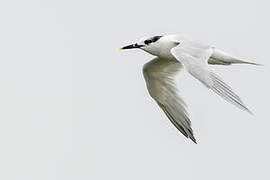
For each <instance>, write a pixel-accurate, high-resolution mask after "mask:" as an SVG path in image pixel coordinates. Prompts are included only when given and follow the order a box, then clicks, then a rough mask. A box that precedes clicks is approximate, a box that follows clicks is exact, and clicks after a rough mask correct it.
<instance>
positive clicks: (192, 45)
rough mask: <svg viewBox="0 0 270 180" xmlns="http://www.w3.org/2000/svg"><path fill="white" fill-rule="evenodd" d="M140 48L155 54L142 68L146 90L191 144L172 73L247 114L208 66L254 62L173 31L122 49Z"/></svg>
mask: <svg viewBox="0 0 270 180" xmlns="http://www.w3.org/2000/svg"><path fill="white" fill-rule="evenodd" d="M133 48H139V49H142V50H144V51H146V52H148V53H150V54H152V55H154V56H156V58H154V59H153V60H151V61H150V62H148V63H146V64H145V65H144V67H143V75H144V78H145V81H146V85H147V89H148V91H149V94H150V95H151V97H152V98H154V100H155V101H156V102H157V104H158V105H159V107H160V108H161V109H162V110H163V111H164V113H165V114H166V116H167V117H168V118H169V120H170V121H171V122H172V123H173V125H174V126H175V127H176V128H177V129H178V130H179V131H180V132H181V133H182V134H183V135H184V136H186V137H187V138H190V139H191V140H192V141H193V142H194V143H196V139H195V137H194V135H193V130H192V128H191V122H190V119H189V115H188V112H187V108H186V104H185V103H184V101H183V100H182V99H181V97H180V96H179V95H178V90H177V87H176V84H175V82H174V76H175V75H176V73H177V72H179V71H180V70H182V69H185V70H187V71H188V72H189V73H190V74H191V75H192V76H193V77H195V78H196V79H198V80H199V81H200V82H202V83H203V84H204V85H205V86H206V87H207V88H209V89H211V90H213V91H214V92H215V93H217V94H218V95H219V96H221V97H222V98H224V99H225V100H226V101H228V102H230V103H232V104H234V105H235V106H237V107H238V108H240V109H242V110H245V111H247V112H249V113H251V111H250V110H249V109H248V108H247V106H245V104H244V103H243V102H242V101H241V99H240V98H239V96H238V95H237V94H235V93H234V92H233V90H232V89H231V88H230V87H229V86H228V85H227V84H226V83H225V82H224V81H223V80H222V79H221V78H220V77H219V76H218V75H217V74H216V73H214V71H213V70H212V69H211V68H210V66H209V64H212V65H230V64H237V63H238V64H253V65H258V64H256V63H251V62H246V61H242V60H240V59H237V58H235V57H233V56H231V55H229V54H227V53H225V52H222V51H221V50H218V49H216V48H215V47H212V46H209V45H207V44H204V43H202V42H200V41H197V40H193V39H191V38H190V37H188V36H186V35H181V34H173V35H166V36H154V37H150V38H142V39H141V40H139V42H138V43H135V44H132V45H129V46H125V47H123V48H121V49H133Z"/></svg>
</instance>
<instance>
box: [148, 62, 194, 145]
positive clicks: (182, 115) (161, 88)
mask: <svg viewBox="0 0 270 180" xmlns="http://www.w3.org/2000/svg"><path fill="white" fill-rule="evenodd" d="M181 67H182V65H181V64H180V63H179V62H178V61H176V60H166V59H160V58H155V59H153V60H152V61H150V62H148V63H146V64H145V65H144V67H143V75H144V78H145V81H146V85H147V89H148V91H149V94H150V95H151V97H152V98H154V99H155V101H156V102H157V103H158V105H159V107H160V108H161V109H162V110H163V111H164V113H165V114H166V116H167V117H168V118H169V120H170V121H171V122H172V123H173V125H174V126H175V127H176V128H177V129H178V130H179V131H180V132H181V133H182V134H183V135H184V136H186V137H187V138H190V139H191V140H192V141H193V142H195V143H196V139H195V138H194V136H193V131H192V128H191V122H190V120H189V117H188V113H187V110H186V105H185V103H184V101H183V100H182V99H181V98H180V96H178V90H177V89H176V84H175V83H174V79H173V78H174V76H175V75H176V73H177V72H178V71H179V70H180V69H181Z"/></svg>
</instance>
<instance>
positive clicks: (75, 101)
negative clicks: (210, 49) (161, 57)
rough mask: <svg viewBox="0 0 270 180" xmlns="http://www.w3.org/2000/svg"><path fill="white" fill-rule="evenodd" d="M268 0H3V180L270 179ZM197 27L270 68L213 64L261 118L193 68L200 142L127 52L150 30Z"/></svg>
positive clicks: (186, 92)
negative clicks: (154, 95)
mask: <svg viewBox="0 0 270 180" xmlns="http://www.w3.org/2000/svg"><path fill="white" fill-rule="evenodd" d="M268 7H269V3H268V1H246V0H238V1H233V0H226V1H210V0H205V1H190V0H188V1H179V0H175V1H164V2H158V1H154V0H149V1H142V0H136V1H120V0H115V1H104V0H99V1H97V0H90V1H89V0H77V1H71V0H65V1H64V0H46V1H45V0H23V1H22V0H10V1H2V2H0V23H1V28H0V62H1V63H0V84H1V88H0V107H1V108H0V109H1V110H0V119H1V121H0V142H1V148H0V169H1V173H0V179H5V180H17V179H20V180H36V179H38V180H48V179H49V180H54V179H55V180H60V179H61V180H62V179H63V180H75V179H76V180H86V179H87V180H89V179H91V180H107V179H110V180H114V179H115V180H127V179H128V180H138V179H155V180H163V179H170V180H178V179H185V180H197V179H207V180H216V179H219V180H228V179H245V180H253V179H260V180H267V179H269V178H270V175H269V165H270V164H269V162H270V156H269V151H270V144H269V137H270V132H269V126H270V122H269V115H268V114H269V113H268V112H269V110H268V101H269V91H270V85H269V80H268V79H269V76H270V71H269V60H270V55H269V53H268V52H269V42H270V36H269V32H270V25H269V16H270V12H269V8H268ZM169 33H188V34H189V35H190V36H193V37H195V38H196V39H200V40H203V41H205V42H208V43H209V44H211V45H213V46H216V47H218V48H220V49H222V50H224V51H226V52H228V53H231V54H233V55H236V56H238V57H240V58H242V59H244V60H249V61H254V62H257V63H261V64H264V65H265V66H263V67H256V66H249V65H235V66H230V67H224V66H218V67H213V68H214V69H215V70H216V71H217V72H218V74H219V75H221V76H222V77H223V79H224V80H225V81H226V82H228V84H230V85H231V86H232V87H233V89H235V90H236V92H237V93H238V94H239V95H240V97H242V99H243V101H244V102H245V103H246V104H247V105H248V106H249V107H250V109H251V110H252V111H253V112H254V114H255V116H251V115H249V114H248V113H246V112H242V111H241V110H238V109H237V108H235V107H234V106H233V105H231V104H228V103H227V102H225V101H224V100H222V99H221V98H220V97H218V96H216V95H215V94H213V93H211V91H209V90H207V89H206V88H205V87H203V86H202V85H201V84H200V83H199V82H198V81H196V80H195V79H194V78H192V77H190V76H189V75H188V74H184V75H183V76H182V77H179V79H178V83H179V88H180V89H181V95H182V96H183V97H184V99H185V101H186V102H187V104H188V105H189V111H190V113H191V117H192V126H193V129H194V134H195V137H196V138H197V141H198V144H197V145H196V144H194V143H192V142H191V141H190V140H187V139H186V138H185V137H184V136H183V135H182V134H180V133H179V132H178V131H177V130H176V129H175V128H174V127H173V125H172V124H171V123H170V122H169V120H168V119H167V118H166V117H165V115H164V114H163V112H161V110H160V109H159V107H158V106H157V105H156V103H155V102H154V101H153V100H152V99H151V97H150V96H149V95H148V92H147V90H146V87H145V82H144V79H143V76H142V66H143V64H144V63H146V62H147V61H149V60H151V58H153V57H152V56H151V55H149V54H146V53H145V52H142V51H138V50H137V51H136V50H134V51H127V52H121V51H119V48H120V47H122V46H123V45H127V44H129V43H133V42H135V41H137V40H138V39H139V38H140V37H142V36H146V35H160V34H169Z"/></svg>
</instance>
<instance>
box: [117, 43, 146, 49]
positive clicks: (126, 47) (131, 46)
mask: <svg viewBox="0 0 270 180" xmlns="http://www.w3.org/2000/svg"><path fill="white" fill-rule="evenodd" d="M140 47H143V45H138V44H137V43H136V44H131V45H128V46H124V47H122V48H120V49H134V48H140Z"/></svg>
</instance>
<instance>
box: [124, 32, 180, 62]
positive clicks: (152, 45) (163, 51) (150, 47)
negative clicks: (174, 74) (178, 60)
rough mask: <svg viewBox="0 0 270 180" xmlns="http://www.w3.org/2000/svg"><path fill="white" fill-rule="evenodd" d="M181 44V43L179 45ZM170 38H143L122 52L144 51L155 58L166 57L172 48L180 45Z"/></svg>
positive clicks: (125, 47)
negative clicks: (129, 50) (128, 50)
mask: <svg viewBox="0 0 270 180" xmlns="http://www.w3.org/2000/svg"><path fill="white" fill-rule="evenodd" d="M178 44H179V43H178ZM178 44H177V43H176V42H174V41H173V40H172V39H171V38H170V37H169V36H153V37H148V38H141V39H140V40H139V41H138V42H137V43H135V44H131V45H128V46H124V47H122V48H121V50H125V49H142V50H144V51H146V52H148V53H150V54H152V55H154V56H159V57H162V56H166V55H168V53H169V52H170V50H171V48H173V47H175V46H176V45H178Z"/></svg>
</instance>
